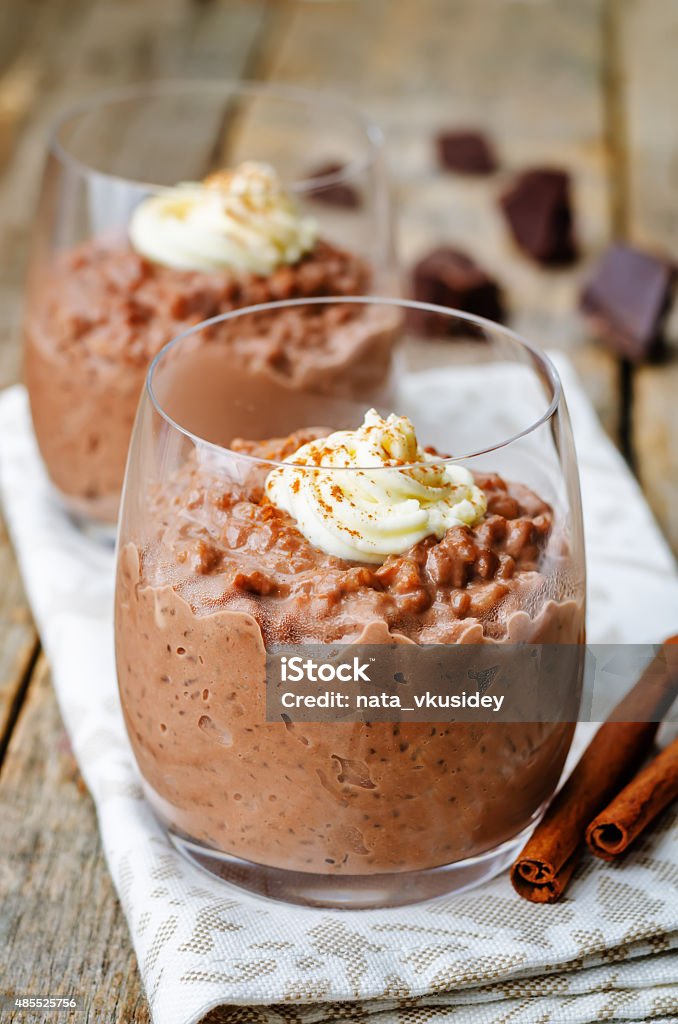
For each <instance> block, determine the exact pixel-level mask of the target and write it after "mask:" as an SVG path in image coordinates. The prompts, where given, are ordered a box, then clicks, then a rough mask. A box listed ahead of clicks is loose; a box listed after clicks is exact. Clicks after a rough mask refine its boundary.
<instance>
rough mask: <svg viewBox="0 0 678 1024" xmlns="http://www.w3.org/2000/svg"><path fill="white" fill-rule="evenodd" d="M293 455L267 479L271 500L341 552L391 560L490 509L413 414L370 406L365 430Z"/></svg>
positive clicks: (319, 543) (324, 546) (319, 544)
mask: <svg viewBox="0 0 678 1024" xmlns="http://www.w3.org/2000/svg"><path fill="white" fill-rule="evenodd" d="M285 462H286V463H289V464H290V465H289V466H279V467H277V468H276V469H274V470H272V471H271V472H270V473H269V474H268V476H267V478H266V494H267V496H268V498H269V500H270V501H271V503H272V504H274V505H276V506H277V507H278V508H280V509H284V511H286V512H288V513H289V514H290V515H291V516H293V518H294V519H295V520H296V522H297V527H298V529H299V530H300V531H301V532H302V533H303V534H304V536H305V537H306V538H307V540H309V541H310V542H311V544H313V546H314V547H316V548H320V549H321V550H322V551H325V552H326V553H327V554H329V555H335V556H336V557H337V558H344V559H348V560H351V561H360V562H383V561H384V559H385V558H386V556H387V555H396V554H401V553H402V552H403V551H406V550H407V548H409V547H411V546H412V545H413V544H416V543H418V542H419V541H420V540H423V539H424V537H428V536H435V537H436V538H437V539H438V540H440V539H441V538H442V537H443V536H444V534H445V533H446V532H447V530H449V529H450V527H452V526H460V525H466V526H473V525H474V524H475V523H477V522H478V521H479V520H480V519H482V517H483V516H484V515H485V512H486V509H487V501H486V498H485V494H484V492H483V491H482V490H481V489H480V488H479V487H476V485H475V483H474V480H473V475H472V473H470V472H469V470H468V469H465V468H464V467H463V466H457V465H455V464H453V463H445V462H443V461H442V460H441V459H440V458H439V457H438V456H435V455H431V454H429V453H428V452H425V451H424V450H423V449H422V448H420V446H419V443H418V442H417V437H416V434H415V430H414V426H413V425H412V423H411V422H410V420H409V419H407V417H405V416H395V415H393V414H392V415H390V416H389V417H388V419H386V420H385V419H382V417H381V416H380V415H379V414H378V413H377V412H376V411H375V410H374V409H370V410H369V412H367V413H366V414H365V421H364V423H363V425H362V426H361V427H359V428H358V429H357V430H344V431H338V432H337V433H334V434H330V435H329V436H328V437H321V438H318V439H317V440H315V441H310V442H309V443H308V444H305V445H302V447H301V448H299V449H298V450H297V451H296V452H294V454H293V455H290V456H288V457H287V458H286V459H285ZM302 467H303V468H302ZM308 467H312V468H308Z"/></svg>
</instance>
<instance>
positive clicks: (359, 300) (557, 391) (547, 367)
mask: <svg viewBox="0 0 678 1024" xmlns="http://www.w3.org/2000/svg"><path fill="white" fill-rule="evenodd" d="M328 304H332V305H338V304H349V305H363V306H386V307H390V308H398V309H406V310H419V311H422V312H424V313H434V314H438V315H442V316H444V317H447V318H455V319H457V320H463V321H465V322H466V323H469V324H472V325H473V326H475V327H480V328H482V329H483V330H485V331H490V332H493V333H499V334H501V335H502V336H503V337H504V338H507V339H508V340H509V341H511V342H513V343H514V344H516V345H518V347H519V348H520V349H522V350H524V351H526V352H528V353H529V355H530V357H531V358H532V360H533V361H534V362H535V363H536V364H537V365H538V366H539V368H540V369H541V371H542V373H543V374H544V375H545V376H546V378H547V379H548V382H549V384H550V386H551V389H552V397H551V401H550V402H549V404H548V406H547V408H546V410H545V411H544V412H543V413H542V414H541V415H540V416H539V417H537V419H535V420H533V421H532V422H531V423H529V424H528V425H527V426H526V427H524V428H523V429H522V430H519V431H517V432H516V433H514V434H512V435H511V436H510V437H507V438H504V439H502V440H501V441H498V442H497V443H496V444H491V445H488V446H486V447H484V448H481V449H478V450H477V451H472V452H465V453H464V454H462V455H451V456H446V457H441V458H440V459H436V460H435V463H431V462H410V463H405V464H403V465H399V466H397V467H395V468H397V469H398V470H413V469H419V468H421V467H425V466H428V467H430V466H431V465H434V464H435V465H454V464H456V463H460V462H465V461H467V460H469V459H474V458H478V457H480V456H482V455H488V454H490V453H492V452H495V451H499V450H501V449H502V448H507V447H509V445H512V444H514V443H515V442H516V441H518V440H520V438H523V437H527V436H528V435H529V434H532V433H533V432H534V431H535V430H537V429H538V428H539V427H540V426H542V425H543V424H544V423H547V422H548V421H549V420H550V419H551V418H552V417H553V416H554V415H555V413H556V412H557V410H558V408H559V407H560V404H561V402H562V400H563V388H562V383H561V380H560V375H559V373H558V371H557V369H556V367H555V365H554V363H553V362H552V360H551V359H550V358H549V357H548V356H547V355H546V353H545V352H543V351H542V350H541V349H538V348H537V347H536V345H533V344H531V343H530V342H528V341H526V340H525V338H523V337H522V336H521V335H519V334H518V333H517V332H516V331H513V330H511V328H510V327H505V326H504V325H503V324H499V323H496V322H495V321H493V320H488V319H487V318H486V317H482V316H476V315H475V314H474V313H465V312H463V311H461V310H457V309H452V308H450V307H446V306H436V305H434V304H433V303H430V302H417V301H415V300H414V299H397V298H389V297H386V296H376V295H336V296H331V295H330V296H312V297H310V298H296V299H279V300H277V301H275V302H264V303H261V304H260V305H256V306H243V307H241V308H239V309H233V310H230V311H229V312H228V313H221V314H219V315H218V316H213V317H210V318H209V319H208V320H202V321H201V322H200V323H198V324H194V325H193V326H192V327H189V328H188V329H187V330H185V331H182V333H181V334H178V335H176V337H174V338H172V339H171V341H168V342H167V344H165V345H163V347H162V348H161V349H160V351H159V352H157V353H156V355H155V356H154V357H153V359H152V361H151V363H150V365H149V367H148V370H147V371H146V380H145V384H144V392H143V395H144V397H147V398H148V400H149V401H150V403H151V405H152V407H153V409H154V410H155V412H156V413H157V414H158V415H159V416H160V417H161V419H163V420H164V421H165V422H166V423H167V425H168V426H169V427H171V428H172V429H173V430H176V431H177V432H178V433H179V434H182V435H183V436H184V437H186V438H187V439H188V440H189V441H191V442H192V443H193V444H194V445H195V446H196V447H200V448H206V449H209V450H211V451H214V452H217V453H219V454H220V455H226V456H229V457H232V458H234V459H242V460H245V461H248V462H251V463H254V464H259V465H264V466H270V467H271V469H275V468H278V467H284V468H286V469H289V468H290V467H291V466H292V465H294V464H293V463H291V462H287V461H284V460H280V459H266V458H262V457H261V456H258V455H250V454H249V453H245V452H239V451H236V450H235V449H233V448H228V447H226V446H225V445H220V444H217V443H216V442H214V441H209V440H208V439H207V438H204V437H201V436H200V435H199V434H195V433H194V432H193V431H191V430H189V429H188V428H187V427H185V426H183V425H182V424H181V423H178V422H177V421H176V420H175V419H174V418H173V417H172V416H170V415H169V413H168V412H167V411H166V410H165V409H164V408H163V407H162V404H161V402H160V401H159V399H158V397H157V395H156V394H155V391H154V387H153V377H154V374H155V371H156V370H157V368H158V366H159V364H160V362H161V361H162V360H163V358H164V357H165V356H167V355H168V354H169V353H170V352H171V351H172V350H173V349H174V348H175V347H176V346H177V345H179V344H180V343H181V342H182V341H184V340H185V339H186V338H189V337H191V336H192V335H194V334H197V333H198V332H199V331H202V330H204V329H205V328H207V327H212V326H214V325H215V324H219V323H226V322H228V321H230V320H235V319H237V318H238V317H241V316H246V315H251V314H253V313H262V312H268V311H273V310H276V309H292V308H294V307H298V306H309V305H313V306H320V305H328ZM452 344H453V342H452ZM415 429H416V424H415ZM332 433H334V431H332ZM393 468H394V467H393V466H323V465H322V464H321V465H319V466H316V465H313V466H305V465H301V466H295V469H298V470H302V471H303V470H308V471H310V472H318V471H322V472H326V473H354V472H363V473H364V472H366V471H369V472H370V473H380V472H382V471H383V470H392V469H393Z"/></svg>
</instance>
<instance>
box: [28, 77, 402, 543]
mask: <svg viewBox="0 0 678 1024" xmlns="http://www.w3.org/2000/svg"><path fill="white" fill-rule="evenodd" d="M387 196H388V189H387V188H386V186H385V182H384V170H383V165H382V156H381V137H380V134H379V132H378V130H377V129H376V128H375V127H374V126H373V125H372V124H370V123H369V122H367V121H365V120H364V119H363V118H362V117H361V115H360V114H359V113H357V112H356V111H355V110H354V109H353V108H352V107H351V106H350V105H348V104H346V103H344V102H343V101H341V100H338V99H334V98H332V97H324V96H323V95H322V94H318V93H315V92H314V93H310V92H305V91H303V90H297V89H293V88H289V89H288V88H283V87H277V86H275V87H272V86H270V87H269V86H266V85H253V84H229V83H223V82H181V83H164V84H162V83H161V84H155V85H147V86H142V87H134V88H127V89H122V90H119V91H117V92H113V93H109V94H107V95H105V96H102V97H96V98H94V99H92V100H89V101H87V102H85V103H83V104H81V105H80V106H79V107H77V108H76V109H75V110H73V111H71V112H70V113H67V114H66V115H65V116H64V117H62V118H61V120H59V121H58V122H57V124H56V126H55V128H54V131H53V134H52V138H51V143H50V147H49V154H48V159H47V164H46V169H45V175H44V183H43V189H42V197H41V201H40V205H39V209H38V214H37V218H36V224H37V227H36V231H35V237H34V242H33V247H32V259H31V263H30V270H29V276H28V286H27V303H26V314H25V377H26V382H27V385H28V391H29V395H30V402H31V410H32V415H33V423H34V427H35V433H36V436H37V440H38V444H39V447H40V451H41V453H42V456H43V459H44V461H45V464H46V467H47V470H48V473H49V476H50V478H51V481H52V483H53V485H54V488H55V491H56V492H57V494H58V495H59V496H60V498H61V500H62V502H63V504H64V505H65V507H66V508H67V509H68V510H69V512H70V513H71V514H72V515H73V516H74V517H75V518H76V519H77V521H78V522H79V523H80V524H81V525H90V526H91V525H92V524H104V526H109V527H111V528H112V524H114V523H115V520H116V517H117V510H118V503H119V497H120V489H121V486H122V479H123V475H124V467H125V459H126V455H127V448H128V444H129V439H130V435H131V431H132V423H133V420H134V414H135V411H136V406H137V402H138V399H139V394H140V392H141V389H142V386H143V382H144V376H145V374H146V370H147V369H148V365H149V363H150V361H151V359H152V358H153V356H154V355H155V354H156V353H157V352H158V351H159V350H160V349H161V348H162V346H163V345H165V344H167V343H168V342H169V341H170V340H171V339H172V338H173V337H175V336H176V335H177V334H179V333H181V332H182V331H184V330H186V329H187V328H188V327H190V326H193V325H195V324H197V323H199V322H200V321H202V320H205V319H207V318H208V317H212V316H216V315H218V314H221V313H225V312H229V311H231V310H233V309H237V308H240V307H244V306H250V305H255V304H258V303H261V302H266V301H270V300H280V299H286V298H293V297H311V296H323V295H325V296H327V295H336V294H347V295H350V294H364V293H367V292H377V293H380V294H387V293H390V294H393V281H392V277H391V275H392V267H393V263H392V248H391V234H390V213H389V209H388V199H387ZM304 358H306V355H304ZM104 532H105V531H104Z"/></svg>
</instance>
